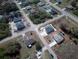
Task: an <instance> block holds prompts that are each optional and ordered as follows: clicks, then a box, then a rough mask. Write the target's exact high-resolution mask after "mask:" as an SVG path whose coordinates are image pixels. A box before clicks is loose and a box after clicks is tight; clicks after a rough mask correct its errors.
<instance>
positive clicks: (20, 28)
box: [16, 21, 25, 30]
mask: <svg viewBox="0 0 79 59" xmlns="http://www.w3.org/2000/svg"><path fill="white" fill-rule="evenodd" d="M16 27H17V30H22V29H24V28H25V25H24V23H23V22H22V21H19V22H16Z"/></svg>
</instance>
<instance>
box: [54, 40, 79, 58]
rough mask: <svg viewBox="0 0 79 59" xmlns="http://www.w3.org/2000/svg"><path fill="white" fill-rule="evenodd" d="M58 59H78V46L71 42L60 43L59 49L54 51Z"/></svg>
mask: <svg viewBox="0 0 79 59" xmlns="http://www.w3.org/2000/svg"><path fill="white" fill-rule="evenodd" d="M55 52H56V54H57V55H58V57H59V58H60V59H78V56H77V55H78V46H77V45H75V44H74V43H73V42H72V41H68V42H67V43H62V44H61V46H60V48H57V49H55Z"/></svg>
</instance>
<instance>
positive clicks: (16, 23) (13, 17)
mask: <svg viewBox="0 0 79 59" xmlns="http://www.w3.org/2000/svg"><path fill="white" fill-rule="evenodd" d="M10 21H11V23H12V24H11V28H12V30H14V32H16V31H20V30H23V29H24V28H25V25H24V23H23V21H22V18H21V14H20V13H19V12H11V13H10Z"/></svg>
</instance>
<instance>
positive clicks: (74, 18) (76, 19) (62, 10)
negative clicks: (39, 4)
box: [46, 0, 78, 22]
mask: <svg viewBox="0 0 79 59" xmlns="http://www.w3.org/2000/svg"><path fill="white" fill-rule="evenodd" d="M46 2H47V3H49V4H50V5H52V6H53V7H54V8H55V9H57V10H58V11H60V12H61V13H62V14H64V15H65V16H68V17H70V18H71V19H72V20H74V21H75V22H78V17H76V16H74V15H71V14H70V13H69V12H67V11H65V10H64V9H61V8H60V7H58V6H56V4H52V3H51V2H50V1H49V0H46Z"/></svg>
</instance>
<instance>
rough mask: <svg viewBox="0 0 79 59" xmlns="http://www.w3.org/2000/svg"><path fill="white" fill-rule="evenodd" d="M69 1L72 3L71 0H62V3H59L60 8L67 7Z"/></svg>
mask: <svg viewBox="0 0 79 59" xmlns="http://www.w3.org/2000/svg"><path fill="white" fill-rule="evenodd" d="M69 3H70V0H62V3H61V4H58V5H57V6H59V7H60V8H64V7H66V6H67V5H68V4H69Z"/></svg>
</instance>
